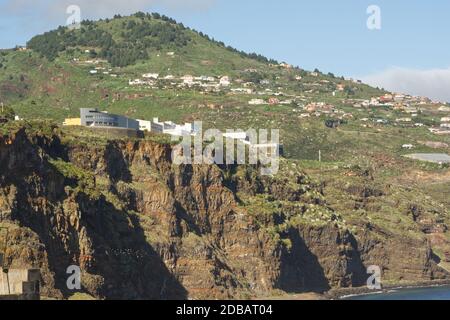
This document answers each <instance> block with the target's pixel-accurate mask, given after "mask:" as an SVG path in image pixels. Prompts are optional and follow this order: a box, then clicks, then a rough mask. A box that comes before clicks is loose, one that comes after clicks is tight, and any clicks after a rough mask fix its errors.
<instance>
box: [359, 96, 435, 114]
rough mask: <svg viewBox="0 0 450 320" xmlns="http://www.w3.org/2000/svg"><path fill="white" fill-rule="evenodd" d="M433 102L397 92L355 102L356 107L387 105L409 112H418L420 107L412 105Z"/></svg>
mask: <svg viewBox="0 0 450 320" xmlns="http://www.w3.org/2000/svg"><path fill="white" fill-rule="evenodd" d="M431 103H433V102H432V101H431V100H430V99H428V98H425V97H416V96H411V95H405V94H400V93H395V94H385V95H383V96H381V97H373V98H371V99H369V100H363V101H357V102H356V103H354V107H355V108H361V107H365V108H367V107H379V106H387V107H392V108H394V109H395V110H404V111H406V112H407V113H416V112H417V111H418V109H417V108H414V107H411V106H412V105H427V104H431Z"/></svg>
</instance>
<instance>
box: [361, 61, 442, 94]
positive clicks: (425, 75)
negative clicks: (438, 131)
mask: <svg viewBox="0 0 450 320" xmlns="http://www.w3.org/2000/svg"><path fill="white" fill-rule="evenodd" d="M362 80H363V81H364V82H365V83H367V84H370V85H372V86H377V87H383V88H385V89H387V90H389V91H394V92H402V93H407V94H411V95H419V96H425V97H429V98H431V99H435V100H439V101H445V102H450V68H448V69H430V70H416V69H407V68H399V67H393V68H389V69H387V70H385V71H382V72H380V73H376V74H372V75H368V76H366V77H362Z"/></svg>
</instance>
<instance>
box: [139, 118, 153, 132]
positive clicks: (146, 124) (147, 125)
mask: <svg viewBox="0 0 450 320" xmlns="http://www.w3.org/2000/svg"><path fill="white" fill-rule="evenodd" d="M136 121H137V122H139V130H141V131H148V132H151V131H152V122H151V121H147V120H140V119H137V120H136Z"/></svg>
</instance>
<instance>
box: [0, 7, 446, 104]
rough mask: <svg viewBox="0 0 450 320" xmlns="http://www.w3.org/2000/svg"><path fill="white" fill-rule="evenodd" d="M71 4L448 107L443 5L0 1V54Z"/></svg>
mask: <svg viewBox="0 0 450 320" xmlns="http://www.w3.org/2000/svg"><path fill="white" fill-rule="evenodd" d="M71 4H75V5H79V6H80V9H81V16H82V18H83V19H96V18H105V17H112V16H113V15H114V14H116V13H120V14H129V13H133V12H136V11H145V12H159V13H163V14H166V15H168V16H170V17H173V18H175V19H176V20H177V21H179V22H182V23H183V24H185V25H187V26H189V27H191V28H194V29H196V30H198V31H202V32H204V33H206V34H209V35H210V36H212V37H214V38H215V39H217V40H220V41H223V42H225V43H226V44H227V45H231V46H233V47H235V48H237V49H240V50H244V51H248V52H257V53H261V54H263V55H265V56H267V57H269V58H275V59H277V60H279V61H286V62H288V63H291V64H294V65H297V66H300V67H301V68H304V69H306V70H313V69H315V68H318V69H319V70H321V71H323V72H332V73H334V74H336V75H339V76H341V75H342V76H346V77H353V78H357V79H362V80H363V81H365V82H367V83H369V84H372V85H375V86H380V87H384V88H386V89H389V90H392V91H399V92H405V93H410V94H415V95H423V96H429V97H431V98H434V99H437V100H441V101H448V102H450V54H449V52H450V41H448V39H449V36H450V1H448V0H433V1H411V0H370V1H367V0H345V1H336V0H314V1H313V0H309V1H304V0H263V1H262V0H125V1H123V0H95V1H94V0H0V48H11V47H14V46H15V45H23V44H25V43H26V41H27V40H29V39H30V38H31V37H32V36H34V35H36V34H38V33H42V32H44V31H47V30H51V29H53V28H55V27H56V26H58V25H64V24H65V23H66V21H67V19H68V17H69V14H67V13H66V9H67V7H68V6H69V5H71ZM373 5H375V6H377V7H378V8H379V16H374V15H373V14H374V12H373V11H370V12H368V11H367V10H368V8H369V6H373ZM374 17H375V18H378V17H379V18H380V19H378V20H375V21H376V22H378V21H379V24H380V25H379V26H380V29H374V30H373V29H369V28H368V25H367V23H368V20H369V21H374V20H373V18H374Z"/></svg>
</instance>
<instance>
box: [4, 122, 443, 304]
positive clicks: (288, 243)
mask: <svg viewBox="0 0 450 320" xmlns="http://www.w3.org/2000/svg"><path fill="white" fill-rule="evenodd" d="M63 141H64V140H63ZM170 158H171V147H170V146H168V145H162V144H158V143H156V142H152V141H146V140H140V141H108V142H106V143H104V144H92V145H85V144H81V143H79V144H76V143H67V142H62V141H61V137H60V135H59V134H47V135H44V134H36V133H33V134H31V133H27V132H26V131H25V129H21V130H18V131H17V132H16V133H14V134H10V135H9V136H7V137H1V138H0V212H2V216H1V221H0V223H2V225H6V226H8V227H9V228H10V230H11V231H10V232H11V234H12V236H11V237H10V241H9V247H8V251H7V255H6V259H7V261H8V262H9V263H10V265H12V266H16V267H38V268H40V269H41V272H42V275H43V285H42V287H43V294H44V295H48V296H52V297H58V298H61V297H64V296H68V295H70V294H71V292H70V291H69V290H68V289H67V286H66V280H67V278H68V276H69V275H68V274H66V270H67V267H68V266H70V265H78V266H80V267H81V270H82V278H81V279H82V286H83V290H84V291H85V292H87V293H89V294H91V295H93V296H95V297H98V298H127V299H167V298H171V299H184V298H187V297H193V298H245V297H249V296H263V295H266V294H270V292H271V291H272V290H274V289H280V290H283V291H287V292H299V291H305V290H315V291H324V290H327V289H330V288H335V287H348V286H358V285H362V284H364V283H365V279H367V275H366V274H365V273H366V266H368V265H372V264H375V265H380V266H381V267H383V268H385V270H386V272H388V276H389V278H392V279H398V280H401V279H405V277H411V279H414V280H419V279H420V280H431V279H435V278H443V277H446V276H447V274H446V273H445V272H444V271H443V270H441V269H439V268H438V267H437V265H436V263H435V261H434V260H433V259H434V258H433V255H432V252H431V249H430V247H429V244H428V242H427V241H426V240H425V238H423V239H400V238H396V237H395V235H392V236H385V235H382V233H380V232H377V231H376V230H375V231H374V230H371V231H369V230H368V231H367V232H366V233H364V234H358V236H355V235H353V234H352V232H350V231H349V229H348V228H347V227H346V226H345V223H344V222H343V219H342V218H341V217H340V216H339V214H337V213H335V212H334V211H333V210H332V209H331V208H328V207H327V205H326V203H325V201H324V199H323V197H322V195H321V193H320V189H319V188H318V187H316V186H314V185H312V184H311V183H310V182H309V181H308V178H307V177H305V176H304V175H302V174H301V172H300V171H299V170H288V171H287V172H286V174H284V173H283V174H282V175H281V176H280V177H273V178H269V177H260V176H258V174H257V173H256V171H254V170H253V169H252V168H237V167H224V168H219V167H217V166H207V165H203V166H183V165H182V166H175V165H172V163H171V161H170ZM405 269H406V270H408V271H410V272H407V273H406V275H405Z"/></svg>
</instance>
